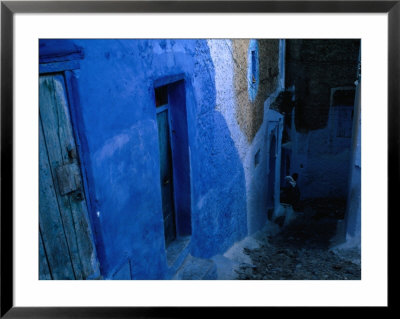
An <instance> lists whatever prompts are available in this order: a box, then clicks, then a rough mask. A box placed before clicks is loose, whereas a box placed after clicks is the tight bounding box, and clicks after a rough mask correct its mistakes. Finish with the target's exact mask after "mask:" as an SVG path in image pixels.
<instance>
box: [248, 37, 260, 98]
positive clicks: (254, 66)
mask: <svg viewBox="0 0 400 319" xmlns="http://www.w3.org/2000/svg"><path fill="white" fill-rule="evenodd" d="M247 61H248V62H247V88H248V92H249V99H250V101H252V102H253V101H254V100H255V98H256V95H257V90H258V83H259V76H258V73H259V62H258V43H257V40H250V43H249V50H248V52H247Z"/></svg>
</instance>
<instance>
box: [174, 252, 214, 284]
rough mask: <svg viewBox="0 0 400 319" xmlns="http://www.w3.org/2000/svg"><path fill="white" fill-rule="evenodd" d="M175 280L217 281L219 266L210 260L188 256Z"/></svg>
mask: <svg viewBox="0 0 400 319" xmlns="http://www.w3.org/2000/svg"><path fill="white" fill-rule="evenodd" d="M172 279H173V280H216V279H217V266H216V264H215V262H214V261H212V260H210V259H201V258H196V257H193V256H191V255H188V256H187V257H186V259H185V261H184V263H183V265H182V266H181V268H179V270H178V271H177V273H176V274H175V276H174V277H173V278H172Z"/></svg>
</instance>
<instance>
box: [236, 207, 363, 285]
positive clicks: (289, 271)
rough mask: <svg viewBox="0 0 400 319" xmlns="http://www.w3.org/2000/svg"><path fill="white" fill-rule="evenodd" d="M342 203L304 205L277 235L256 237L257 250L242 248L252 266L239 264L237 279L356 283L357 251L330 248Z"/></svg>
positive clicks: (358, 264)
mask: <svg viewBox="0 0 400 319" xmlns="http://www.w3.org/2000/svg"><path fill="white" fill-rule="evenodd" d="M344 210H345V203H344V202H341V201H337V200H336V201H335V200H330V201H328V200H314V201H309V202H305V203H304V209H303V211H304V212H302V213H296V218H295V220H294V221H293V222H292V223H291V224H289V225H288V226H286V227H284V228H282V229H281V231H280V232H279V233H277V234H276V235H267V233H265V236H263V235H262V233H261V234H258V235H257V241H258V242H259V244H260V245H259V247H258V248H253V249H251V248H246V247H244V248H243V252H244V254H246V255H248V256H249V257H250V260H251V264H245V263H242V264H241V265H240V267H238V269H236V270H235V271H236V273H237V274H238V277H237V279H252V280H263V279H264V280H285V279H286V280H346V279H348V280H359V279H361V258H360V257H361V256H360V252H359V250H358V249H355V248H352V249H338V248H331V247H332V239H333V236H334V235H335V232H336V224H337V222H338V220H340V219H342V218H343V216H344Z"/></svg>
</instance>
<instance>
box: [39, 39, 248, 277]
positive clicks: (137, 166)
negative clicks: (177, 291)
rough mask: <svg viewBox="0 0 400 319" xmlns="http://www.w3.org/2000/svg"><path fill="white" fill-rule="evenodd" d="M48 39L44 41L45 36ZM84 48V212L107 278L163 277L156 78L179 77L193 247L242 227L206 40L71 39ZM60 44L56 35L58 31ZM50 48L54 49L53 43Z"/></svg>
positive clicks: (217, 244) (80, 75) (239, 172)
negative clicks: (182, 88) (88, 208)
mask: <svg viewBox="0 0 400 319" xmlns="http://www.w3.org/2000/svg"><path fill="white" fill-rule="evenodd" d="M52 41H54V40H45V41H41V44H44V43H45V42H46V45H47V47H48V46H51V42H52ZM73 44H74V45H75V46H78V47H80V48H81V49H82V52H83V54H84V58H83V59H82V60H80V69H79V70H76V71H74V81H75V83H76V88H75V89H74V92H73V95H74V96H75V98H76V99H78V100H79V103H75V105H76V109H75V110H74V113H76V119H77V122H76V123H74V126H75V129H76V130H77V132H78V134H79V135H80V136H84V141H83V142H82V145H81V148H82V154H81V157H82V162H83V164H84V169H85V170H86V172H87V178H88V191H89V194H88V195H89V197H90V203H91V220H92V226H93V228H94V233H95V240H96V247H97V251H98V256H99V260H100V264H101V271H102V274H103V276H104V277H105V278H109V279H112V278H116V279H117V278H118V279H130V278H132V279H163V278H165V277H166V274H167V272H168V269H167V264H166V253H165V244H164V233H163V232H164V231H163V217H162V207H161V190H160V166H159V149H158V133H157V122H156V109H155V96H154V87H155V86H156V85H160V84H167V83H171V82H175V81H177V80H184V84H185V91H184V92H185V95H186V112H187V126H188V141H189V143H188V144H189V149H190V151H189V154H190V172H191V174H190V175H191V176H190V178H191V186H190V189H188V192H190V193H191V204H190V205H191V223H192V225H191V226H192V227H191V228H192V236H191V247H190V253H191V254H192V255H193V256H197V257H202V258H207V257H211V256H213V255H215V254H217V253H222V252H224V251H225V250H226V249H227V248H229V247H230V246H231V245H232V244H233V243H234V242H235V241H237V240H240V239H241V238H243V237H244V236H245V235H246V233H247V224H246V187H245V180H244V172H243V167H242V164H241V161H240V159H239V155H238V153H237V150H236V148H235V144H234V142H233V141H232V138H231V136H230V132H229V130H228V127H227V124H226V122H225V119H224V117H223V116H222V115H221V114H220V113H219V112H217V111H216V110H215V107H216V102H215V99H216V93H215V72H217V71H216V70H215V69H214V65H213V63H212V60H211V58H210V52H209V48H208V46H207V42H206V41H205V40H74V41H73ZM57 45H60V42H59V41H58V43H57ZM50 51H51V50H50Z"/></svg>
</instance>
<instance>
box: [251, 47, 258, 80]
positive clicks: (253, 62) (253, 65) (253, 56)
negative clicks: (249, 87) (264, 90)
mask: <svg viewBox="0 0 400 319" xmlns="http://www.w3.org/2000/svg"><path fill="white" fill-rule="evenodd" d="M256 66H257V61H256V51H255V50H252V51H251V80H252V82H253V83H256V82H257V81H256V73H257V70H256Z"/></svg>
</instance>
